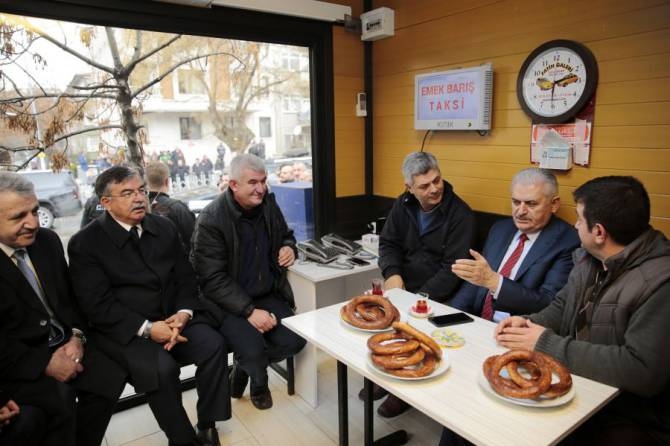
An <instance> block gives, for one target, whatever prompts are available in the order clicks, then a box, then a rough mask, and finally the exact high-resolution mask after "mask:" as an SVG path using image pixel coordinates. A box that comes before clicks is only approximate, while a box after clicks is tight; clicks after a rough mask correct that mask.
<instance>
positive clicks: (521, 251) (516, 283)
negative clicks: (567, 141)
mask: <svg viewBox="0 0 670 446" xmlns="http://www.w3.org/2000/svg"><path fill="white" fill-rule="evenodd" d="M511 192H512V218H509V219H504V220H501V221H499V222H496V223H495V224H494V225H493V226H492V227H491V230H490V231H489V235H488V237H487V238H486V243H485V245H484V250H483V252H482V254H480V253H478V252H477V251H475V250H473V249H471V250H470V255H472V257H473V259H458V260H456V262H454V264H453V265H452V267H451V270H452V271H453V272H454V274H456V275H457V276H458V277H460V278H462V279H463V280H465V283H464V284H463V285H462V286H461V288H460V289H459V290H458V292H457V293H456V295H455V296H454V298H453V299H452V300H451V302H449V305H451V306H452V307H454V308H458V309H461V310H463V311H467V312H468V313H472V314H475V315H477V316H481V317H483V318H485V319H489V320H495V321H499V320H502V319H504V318H506V317H507V316H509V315H510V314H512V315H516V314H528V313H533V312H536V311H539V310H541V309H542V308H544V307H546V306H547V305H549V303H550V302H551V300H552V299H553V298H554V296H555V295H556V293H557V292H558V290H560V289H561V288H563V286H564V285H565V283H566V282H567V280H568V275H569V274H570V270H571V269H572V266H573V262H572V252H573V251H574V250H575V249H577V248H578V247H579V237H578V236H577V231H575V229H574V228H573V227H572V226H571V225H569V224H568V223H566V222H565V221H563V220H561V219H560V218H558V217H556V216H555V215H554V214H555V213H556V211H558V208H559V206H560V198H559V196H558V181H556V177H555V176H554V174H552V173H551V172H550V171H548V170H544V169H536V168H530V169H524V170H522V171H520V172H519V173H517V174H516V175H515V176H514V178H513V179H512V187H511ZM465 444H469V443H468V442H467V441H466V440H465V439H463V438H460V437H459V436H458V435H456V434H455V433H454V432H452V431H450V430H449V429H444V431H443V433H442V438H441V440H440V446H455V445H459V446H460V445H465Z"/></svg>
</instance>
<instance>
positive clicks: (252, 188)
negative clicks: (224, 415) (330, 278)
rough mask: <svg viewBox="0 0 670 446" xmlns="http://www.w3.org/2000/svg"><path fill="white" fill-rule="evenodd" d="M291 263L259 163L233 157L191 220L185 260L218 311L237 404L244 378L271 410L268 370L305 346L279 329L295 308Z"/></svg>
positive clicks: (285, 231) (286, 235) (289, 234)
mask: <svg viewBox="0 0 670 446" xmlns="http://www.w3.org/2000/svg"><path fill="white" fill-rule="evenodd" d="M294 260H295V238H294V237H293V231H291V230H290V229H289V228H288V226H287V225H286V220H285V219H284V216H283V215H282V213H281V210H280V209H279V207H278V206H277V203H276V202H275V200H274V195H273V194H268V188H267V171H266V168H265V164H264V163H263V160H261V159H260V158H258V157H257V156H255V155H251V154H241V155H238V156H237V157H235V158H234V159H233V161H232V162H231V163H230V182H229V184H228V188H227V189H226V190H225V191H224V192H223V193H221V194H220V195H219V196H218V197H217V198H215V199H214V201H213V202H212V203H210V204H209V205H207V207H205V209H204V210H203V211H202V213H201V214H200V216H199V217H198V221H197V223H196V228H195V232H194V233H193V240H192V250H191V262H192V263H193V266H194V268H195V271H196V274H197V276H198V282H199V284H200V288H201V290H202V293H203V294H204V296H205V298H207V299H209V300H211V301H213V302H214V303H216V304H217V305H218V306H219V307H220V308H221V309H222V310H223V314H224V316H223V324H222V327H221V333H222V334H223V335H224V337H225V338H226V340H227V341H228V342H229V343H230V345H231V346H232V349H233V352H234V356H235V365H234V367H233V370H232V372H231V379H230V381H231V382H230V384H231V389H230V395H231V396H232V397H233V398H240V397H241V396H242V394H243V393H244V389H245V388H246V386H247V382H248V381H249V379H250V380H251V386H250V387H251V402H252V403H253V405H254V406H255V407H256V408H257V409H269V408H270V407H272V396H271V394H270V389H269V388H268V375H267V366H268V364H269V363H270V362H277V361H281V360H282V359H285V358H288V357H290V356H293V355H295V354H296V353H298V352H299V351H300V350H301V349H302V348H303V347H304V346H305V340H304V339H302V338H301V337H300V336H298V335H297V334H295V333H293V332H292V331H291V330H289V329H288V328H286V327H284V326H283V325H282V324H281V323H280V322H281V320H282V319H283V318H285V317H289V316H292V315H293V311H294V309H295V303H294V300H293V292H292V291H291V286H290V285H289V283H288V280H287V277H286V275H287V268H288V267H289V266H291V265H292V264H293V261H294Z"/></svg>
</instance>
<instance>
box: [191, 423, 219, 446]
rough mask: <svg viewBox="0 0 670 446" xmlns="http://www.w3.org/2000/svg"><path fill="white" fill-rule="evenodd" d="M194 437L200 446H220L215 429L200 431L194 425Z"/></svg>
mask: <svg viewBox="0 0 670 446" xmlns="http://www.w3.org/2000/svg"><path fill="white" fill-rule="evenodd" d="M195 436H196V438H197V439H198V441H200V444H202V446H221V442H220V441H219V431H217V430H216V428H215V427H209V428H207V429H203V430H200V429H198V425H197V424H196V426H195Z"/></svg>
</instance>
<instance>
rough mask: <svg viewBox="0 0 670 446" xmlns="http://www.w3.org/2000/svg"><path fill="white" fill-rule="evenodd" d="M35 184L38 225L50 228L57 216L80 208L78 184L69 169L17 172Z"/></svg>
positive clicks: (75, 211) (74, 211)
mask: <svg viewBox="0 0 670 446" xmlns="http://www.w3.org/2000/svg"><path fill="white" fill-rule="evenodd" d="M19 173H20V174H21V175H23V176H25V177H26V178H27V179H29V180H30V181H31V182H32V183H33V184H34V185H35V194H36V195H37V201H39V203H40V208H39V209H38V211H37V213H38V215H39V219H40V226H42V227H44V228H51V227H52V226H53V224H54V220H55V219H56V218H58V217H67V216H69V215H74V214H76V213H77V212H79V211H80V210H81V208H82V205H81V200H80V198H79V186H78V185H77V183H76V181H75V180H74V178H72V174H71V173H70V172H69V171H62V172H52V171H50V170H25V171H22V172H19Z"/></svg>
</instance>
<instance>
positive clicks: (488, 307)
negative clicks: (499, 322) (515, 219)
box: [482, 233, 528, 321]
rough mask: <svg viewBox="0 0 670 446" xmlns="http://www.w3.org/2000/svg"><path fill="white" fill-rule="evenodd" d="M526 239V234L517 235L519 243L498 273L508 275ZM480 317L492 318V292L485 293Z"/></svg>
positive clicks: (517, 259)
mask: <svg viewBox="0 0 670 446" xmlns="http://www.w3.org/2000/svg"><path fill="white" fill-rule="evenodd" d="M526 240H528V236H527V235H526V234H523V233H522V234H521V235H520V236H519V244H518V245H516V248H514V251H512V254H511V255H510V256H509V258H508V259H507V261H506V262H505V264H504V265H503V267H502V269H501V270H500V275H501V276H503V277H509V273H511V272H512V269H513V268H514V265H516V262H518V261H519V257H521V253H522V252H523V245H524V243H525V242H526ZM482 318H483V319H487V320H489V321H490V320H491V319H493V294H492V293H491V292H489V293H488V294H487V295H486V300H484V308H482Z"/></svg>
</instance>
